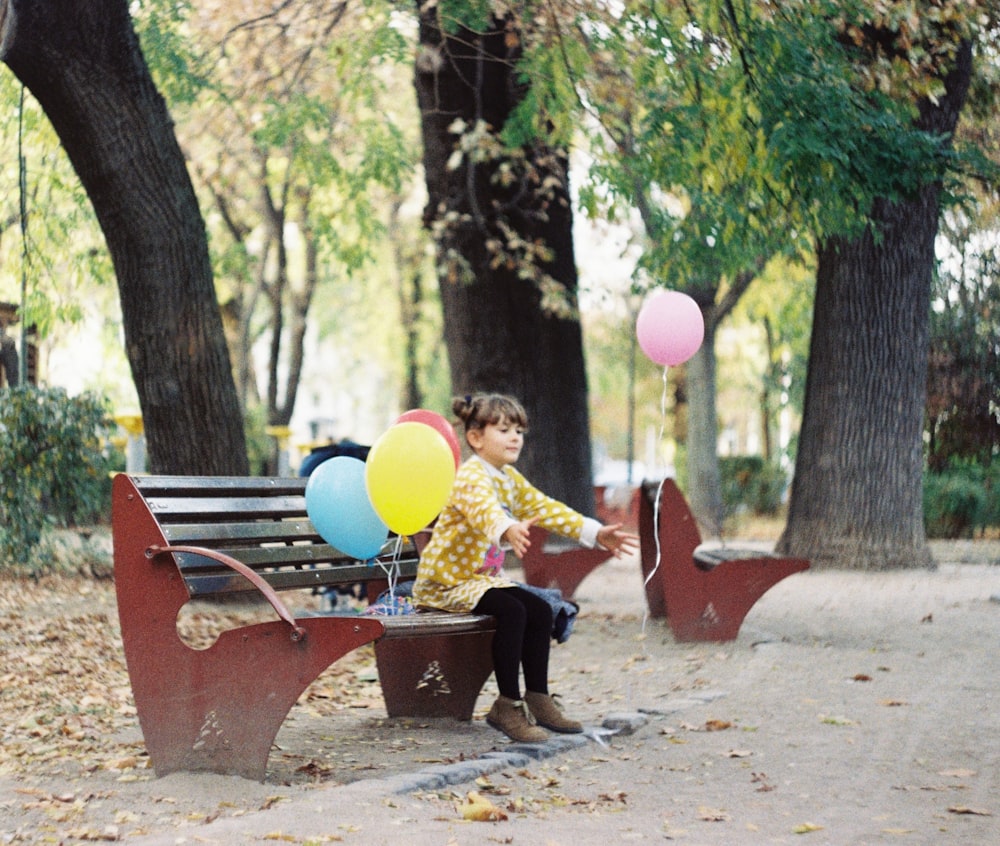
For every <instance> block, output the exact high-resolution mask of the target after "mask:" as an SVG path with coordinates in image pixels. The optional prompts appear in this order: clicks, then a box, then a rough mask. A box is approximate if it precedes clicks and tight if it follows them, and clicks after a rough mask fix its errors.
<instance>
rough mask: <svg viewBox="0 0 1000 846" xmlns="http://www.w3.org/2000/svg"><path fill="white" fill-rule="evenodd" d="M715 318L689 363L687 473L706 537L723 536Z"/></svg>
mask: <svg viewBox="0 0 1000 846" xmlns="http://www.w3.org/2000/svg"><path fill="white" fill-rule="evenodd" d="M716 328H717V323H716V321H715V320H714V319H710V320H706V321H705V339H704V341H702V344H701V347H700V348H699V349H698V351H697V352H696V353H695V354H694V355H693V356H692V357H691V358H690V359H689V360H688V362H687V365H686V367H687V401H688V406H687V411H688V423H687V472H688V488H689V490H688V498H689V500H690V502H691V511H692V513H693V514H694V515H695V518H696V519H697V521H698V525H699V526H700V527H701V532H702V535H703V536H705V537H719V536H720V535H721V534H722V518H723V514H722V482H721V480H720V474H719V454H718V449H717V444H718V439H719V421H718V415H717V413H716V401H717V399H718V395H717V392H716V383H715V369H716V359H715V330H716Z"/></svg>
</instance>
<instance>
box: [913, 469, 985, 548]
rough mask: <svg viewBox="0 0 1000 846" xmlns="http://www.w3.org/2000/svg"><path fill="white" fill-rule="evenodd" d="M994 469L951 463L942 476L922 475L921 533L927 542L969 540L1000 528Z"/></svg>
mask: <svg viewBox="0 0 1000 846" xmlns="http://www.w3.org/2000/svg"><path fill="white" fill-rule="evenodd" d="M998 475H1000V474H998V471H997V470H996V469H991V468H988V467H986V468H984V467H982V466H981V465H979V464H976V463H975V462H969V461H952V462H951V463H950V464H949V466H948V468H947V469H946V470H944V471H943V472H941V473H930V472H927V473H925V474H924V529H925V531H926V532H927V537H929V538H949V539H955V538H971V537H972V536H973V535H974V534H975V532H976V530H977V529H985V528H986V527H987V526H996V525H1000V508H998V506H997V503H996V493H997V490H998V487H997V477H998Z"/></svg>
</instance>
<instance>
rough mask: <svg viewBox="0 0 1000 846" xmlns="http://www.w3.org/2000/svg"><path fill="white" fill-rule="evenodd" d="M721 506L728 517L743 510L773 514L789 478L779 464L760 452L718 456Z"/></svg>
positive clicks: (779, 505) (777, 507) (778, 506)
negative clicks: (764, 456)
mask: <svg viewBox="0 0 1000 846" xmlns="http://www.w3.org/2000/svg"><path fill="white" fill-rule="evenodd" d="M719 474H720V476H721V480H722V505H723V509H724V510H725V513H726V516H731V515H733V514H736V513H738V512H740V511H744V510H746V511H750V512H751V513H753V514H759V515H772V514H776V513H777V512H778V509H779V508H780V507H781V498H782V496H784V493H785V485H786V483H787V479H786V478H785V474H784V472H782V470H781V468H780V467H778V466H777V465H776V464H773V463H770V462H768V461H765V460H764V459H763V458H762V457H761V456H759V455H734V456H729V457H726V458H720V459H719Z"/></svg>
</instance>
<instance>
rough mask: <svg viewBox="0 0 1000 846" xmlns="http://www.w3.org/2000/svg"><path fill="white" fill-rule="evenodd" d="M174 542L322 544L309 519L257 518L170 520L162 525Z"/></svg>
mask: <svg viewBox="0 0 1000 846" xmlns="http://www.w3.org/2000/svg"><path fill="white" fill-rule="evenodd" d="M161 527H162V529H163V533H164V534H165V535H166V536H167V538H168V539H169V540H170V542H171V543H175V544H180V543H196V544H200V545H202V546H216V545H221V544H226V543H233V542H240V543H277V542H287V543H297V542H301V541H311V542H313V543H321V542H322V541H321V538H320V536H319V535H318V534H317V532H316V529H315V527H314V526H313V524H312V523H311V522H309V520H305V519H302V520H299V519H289V520H257V521H254V522H250V523H170V524H164V525H161Z"/></svg>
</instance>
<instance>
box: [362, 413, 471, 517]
mask: <svg viewBox="0 0 1000 846" xmlns="http://www.w3.org/2000/svg"><path fill="white" fill-rule="evenodd" d="M454 481H455V459H454V456H453V455H452V451H451V447H450V446H448V442H447V441H446V440H445V439H444V438H443V437H442V436H441V433H440V432H437V431H436V430H435V429H434V428H432V427H431V426H428V425H426V424H424V423H417V422H409V421H408V422H404V423H397V424H395V425H394V426H391V427H389V429H387V430H386V431H385V432H384V433H383V434H382V436H381V437H380V438H379V439H378V440H377V441H375V443H374V444H372V448H371V452H369V453H368V460H367V461H366V462H365V487H366V488H367V489H368V498H369V499H370V500H371V504H372V507H373V508H374V509H375V511H376V513H377V514H378V516H379V517H381V518H382V522H383V523H385V524H386V525H387V526H388V527H389V528H390V529H392V531H394V532H396V534H399V535H412V534H414V533H415V532H419V531H420V530H421V529H423V528H426V527H427V526H428V525H429V524H430V522H431V521H432V520H433V519H434V518H435V517H437V515H438V514H439V513H440V511H441V509H442V508H444V505H445V503H446V502H447V501H448V496H449V495H450V494H451V486H452V484H453V483H454Z"/></svg>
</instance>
